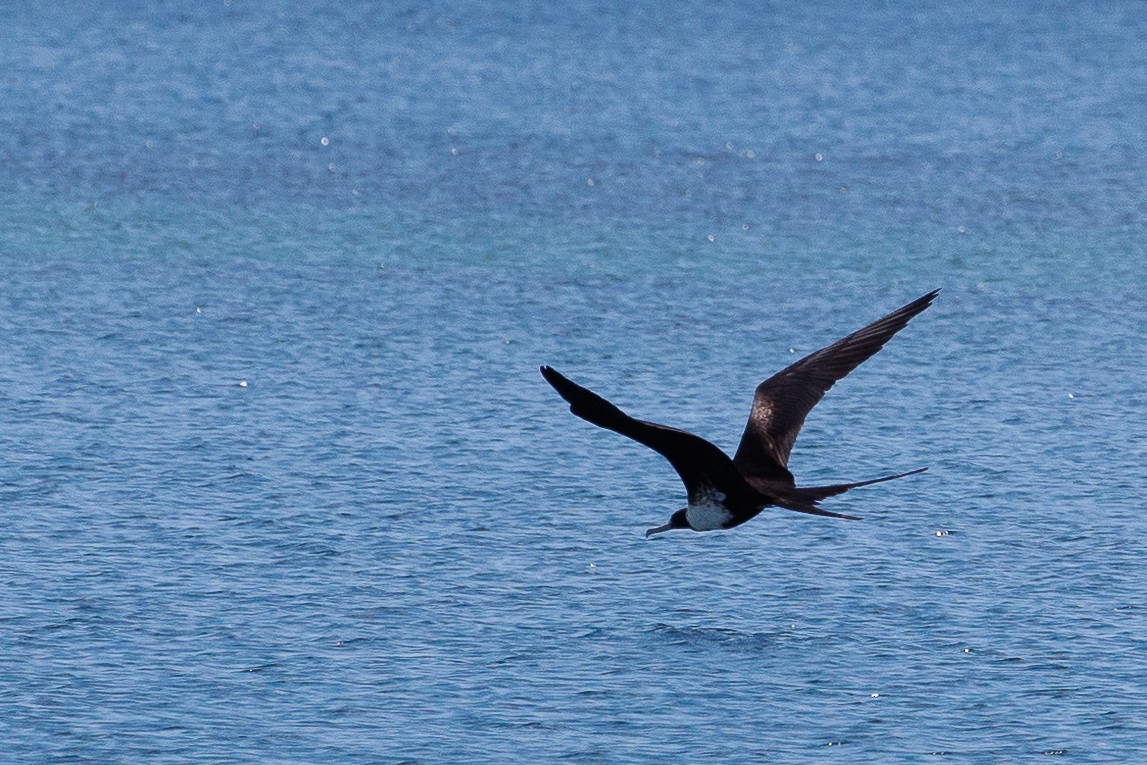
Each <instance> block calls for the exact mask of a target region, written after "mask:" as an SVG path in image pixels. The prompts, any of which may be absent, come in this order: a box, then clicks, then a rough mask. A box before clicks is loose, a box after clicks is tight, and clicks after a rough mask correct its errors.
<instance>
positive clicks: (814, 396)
mask: <svg viewBox="0 0 1147 765" xmlns="http://www.w3.org/2000/svg"><path fill="white" fill-rule="evenodd" d="M939 292H940V291H939V290H933V291H932V292H929V293H928V294H927V295H924V296H923V297H921V298H918V299H917V300H913V301H912V302H911V303H909V304H908V305H906V306H904V307H903V308H900V309H898V310H896V311H893V312H892V313H890V314H888V315H887V316H885V317H884V318H883V319H880V320H878V321H875V322H873V323H872V324H869V325H868V326H867V327H864V328H863V329H859V330H857V331H856V332H853V333H852V334H851V335H849V336H848V337H845V338H842V339H840V340H837V341H836V342H835V343H833V344H832V345H829V346H827V347H825V348H821V349H820V350H819V351H816V352H815V353H811V354H809V355H808V356H805V357H804V358H803V359H801V360H800V361H797V362H796V363H794V364H791V365H789V366H788V367H786V368H785V369H783V370H781V371H780V372H777V373H776V374H775V375H773V376H772V377H770V378H769V379H767V380H765V381H764V382H763V383H761V384H760V385H758V386H757V391H756V395H755V396H754V397H753V407H752V410H751V411H750V413H749V422H748V424H747V425H746V426H745V432H744V434H743V435H742V436H741V443H740V445H739V446H738V447H737V453H736V454H735V455H733V458H732V459H729V457H728V456H727V455H726V454H725V453H724V452H723V451H721V450H720V449H718V448H717V447H716V446H714V445H713V444H711V443H709V442H708V441H706V440H705V439H703V438H701V437H700V436H695V435H693V434H692V433H687V432H685V431H683V430H678V429H676V428H670V427H667V426H665V425H658V424H656V423H653V422H646V421H644V420H638V419H634V418H633V417H630V416H629V415H627V414H626V413H625V412H623V411H621V410H620V409H618V408H617V407H616V406H614V405H613V404H611V403H609V402H608V401H606V400H605V399H604V398H602V397H601V396H599V395H597V394H596V393H594V392H593V391H590V390H588V389H586V388H583V387H581V386H580V385H577V384H576V383H573V382H571V381H570V380H568V379H566V378H565V377H563V376H562V375H561V374H559V373H558V372H557V370H555V369H553V368H552V367H545V366H544V367H542V368H541V371H542V376H543V377H545V378H546V381H547V382H548V383H549V384H550V385H552V386H553V387H554V389H555V390H556V391H557V392H558V393H559V394H561V397H562V398H564V399H565V400H566V401H568V402H569V404H570V411H571V412H573V413H574V414H576V415H577V416H578V417H581V418H582V419H584V420H588V421H589V422H592V423H593V424H594V425H598V426H600V427H603V428H608V429H609V430H613V431H616V432H618V433H620V434H622V435H623V436H628V437H629V438H632V439H633V440H635V441H637V442H639V443H642V444H645V445H646V446H648V447H649V448H650V449H653V450H654V451H656V452H657V453H658V454H661V455H662V456H663V457H665V458H666V459H667V460H669V464H671V465H672V466H673V469H674V470H676V471H677V473H678V475H680V476H681V480H682V481H683V482H684V483H685V489H686V491H687V493H688V497H689V504H688V507H685V508H683V509H681V510H678V511H677V512H676V513H674V514H673V515H672V517H670V519H669V523H667V524H665V525H663V526H656V527H654V528H651V529H649V530H648V531H646V532H645V535H646V536H649V535H651V534H656V533H658V532H661V531H668V530H669V529H679V528H689V529H694V530H695V531H712V530H714V529H731V528H733V527H734V526H739V525H741V524H742V523H744V522H745V521H747V520H749V519H751V518H753V517H755V516H756V515H757V514H758V513H760V512H761V510H763V509H764V508H766V507H769V506H770V505H776V506H778V507H783V508H785V509H788V510H796V511H798V512H802V513H812V514H813V515H826V516H831V517H833V518H847V519H849V520H857V519H856V518H854V517H853V516H850V515H843V514H841V513H832V512H829V511H827V510H822V509H821V508H820V507H819V506H818V505H819V503H820V501H821V500H822V499H825V498H826V497H831V496H834V495H836V494H843V493H844V492H846V491H848V490H849V489H855V488H856V487H858V486H868V485H869V484H873V483H880V482H881V481H891V480H893V479H894V478H903V477H904V476H908V475H913V474H915V473H921V472H923V471H925V470H927V468H918V469H916V470H910V471H908V472H907V473H898V474H896V475H890V476H884V477H883V478H874V479H872V480H868V481H859V482H856V483H839V484H833V485H831V486H809V487H798V486H797V485H796V482H795V481H794V480H793V475H792V473H790V472H789V469H788V461H789V452H791V451H792V448H793V444H794V443H795V442H796V438H797V434H798V433H800V429H801V426H802V425H804V421H805V417H807V416H808V413H809V412H810V411H811V410H812V408H813V407H814V406H816V404H817V402H818V401H820V400H821V399H822V398H823V397H824V394H825V393H826V392H827V391H828V389H829V388H831V387H832V386H833V384H834V383H836V381H837V380H840V379H841V378H843V377H844V376H845V375H847V374H848V373H849V372H851V371H852V370H854V369H856V367H857V366H859V365H860V364H861V362H863V361H864V360H865V359H867V358H868V357H870V356H872V355H873V354H874V353H876V352H877V351H879V350H880V349H881V348H883V347H884V344H885V343H887V342H888V341H889V340H890V339H891V338H892V336H893V335H895V334H896V333H897V332H899V331H900V330H901V329H903V328H904V327H905V326H906V325H907V324H908V322H909V321H910V320H911V319H912V317H914V316H916V315H917V314H918V313H920V312H921V311H923V310H924V309H925V308H927V307H928V306H930V305H931V304H932V300H933V299H935V297H936V295H937V294H938V293H939Z"/></svg>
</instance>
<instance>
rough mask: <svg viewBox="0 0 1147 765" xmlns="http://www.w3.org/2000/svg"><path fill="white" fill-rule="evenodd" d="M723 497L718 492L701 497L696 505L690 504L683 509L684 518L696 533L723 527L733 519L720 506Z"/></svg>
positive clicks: (723, 507) (730, 514)
mask: <svg viewBox="0 0 1147 765" xmlns="http://www.w3.org/2000/svg"><path fill="white" fill-rule="evenodd" d="M724 500H725V495H724V494H722V493H721V492H719V491H714V492H712V493H706V494H703V495H701V497H700V501H698V502H697V503H696V504H694V503H692V502H690V503H689V507H687V508H685V517H686V518H687V519H688V520H689V525H690V526H692V527H693V528H694V529H696V530H697V531H712V530H713V529H719V528H721V527H723V526H724V525H725V524H726V523H728V522H729V521H730V520H732V518H733V514H732V513H730V512H729V511H728V510H726V509H725V506H724V505H722V504H721V502H723V501H724Z"/></svg>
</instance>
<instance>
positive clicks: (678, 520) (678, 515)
mask: <svg viewBox="0 0 1147 765" xmlns="http://www.w3.org/2000/svg"><path fill="white" fill-rule="evenodd" d="M690 528H693V527H692V526H690V525H689V519H688V518H686V517H685V508H684V507H683V508H681V509H680V510H678V511H677V512H675V513H674V514H673V515H671V516H669V523H667V524H665V525H664V526H654V527H653V528H651V529H649V530H647V531H646V532H645V538H646V539H648V538H649V537H651V536H653V535H654V534H660V533H661V532H662V531H669V530H670V529H690Z"/></svg>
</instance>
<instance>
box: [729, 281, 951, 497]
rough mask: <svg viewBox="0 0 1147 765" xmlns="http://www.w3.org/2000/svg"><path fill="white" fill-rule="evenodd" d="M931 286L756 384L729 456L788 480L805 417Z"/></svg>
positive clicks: (917, 306) (901, 323) (922, 304)
mask: <svg viewBox="0 0 1147 765" xmlns="http://www.w3.org/2000/svg"><path fill="white" fill-rule="evenodd" d="M939 292H940V290H933V291H932V292H929V293H928V294H927V295H924V296H922V297H920V298H917V299H916V300H913V301H912V302H911V303H909V304H908V305H906V306H904V307H902V308H899V309H897V310H895V311H893V312H892V313H890V314H888V315H887V316H885V317H884V318H882V319H878V320H877V321H874V322H873V323H871V324H869V325H868V326H867V327H864V328H862V329H859V330H857V331H856V332H853V333H852V334H851V335H848V336H847V337H844V338H841V339H840V340H837V341H836V342H835V343H833V344H832V345H829V346H826V347H824V348H821V349H820V350H819V351H816V352H815V353H811V354H809V355H808V356H805V357H804V358H803V359H801V360H800V361H797V362H795V363H794V364H791V365H789V366H788V367H786V368H785V369H783V370H781V371H780V372H778V373H776V374H775V375H773V376H772V377H770V378H769V379H767V380H765V381H764V382H762V383H761V384H760V385H758V386H757V391H756V394H755V395H754V397H753V408H752V410H751V411H750V413H749V422H748V424H747V425H746V426H745V432H744V434H743V435H742V436H741V443H740V445H739V446H738V447H737V453H736V455H734V457H733V464H734V465H736V467H737V468H738V469H739V470H740V471H741V473H742V474H744V475H745V476H758V477H761V478H765V479H769V480H777V481H786V482H790V485H791V481H792V474H791V473H789V471H788V462H789V453H790V452H792V449H793V444H794V443H796V439H797V434H799V433H800V429H801V426H803V425H804V421H805V417H807V416H808V413H809V412H810V411H812V408H813V407H814V406H816V405H817V403H818V402H819V401H820V400H821V399H822V398H824V394H825V393H827V392H828V390H829V388H831V387H832V386H833V385H834V384H835V383H836V382H837V381H838V380H840V379H841V378H843V377H844V376H845V375H847V374H848V373H849V372H851V371H852V370H854V369H856V368H857V367H858V366H860V364H861V363H863V362H864V361H865V360H866V359H868V358H869V357H871V356H872V355H873V354H874V353H876V352H877V351H879V350H880V349H881V348H883V347H884V344H885V343H887V342H888V341H889V340H890V339H892V336H893V335H895V334H896V333H897V332H899V331H900V330H902V329H904V327H905V326H907V325H908V322H909V321H911V320H912V318H913V317H914V316H916V315H917V314H919V313H920V312H921V311H923V310H924V309H925V308H927V307H928V306H930V305H932V301H933V300H934V299H935V298H936V295H937V294H938V293H939Z"/></svg>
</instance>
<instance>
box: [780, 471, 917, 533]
mask: <svg viewBox="0 0 1147 765" xmlns="http://www.w3.org/2000/svg"><path fill="white" fill-rule="evenodd" d="M927 469H928V468H926V467H922V468H916V469H915V470H909V471H908V472H907V473H897V474H896V475H886V476H884V477H883V478H873V479H871V480H868V481H857V482H856V483H834V484H832V485H831V486H802V487H793V488H791V489H788V490H786V491H785V493H784V494H783V495H782V496H780V497H778V498H777V499H776V500H775V501H774V502H773V504H775V505H777V506H779V507H783V508H785V509H786V510H796V511H797V512H798V513H811V514H812V515H827V516H830V517H832V518H847V519H848V520H850V521H858V520H860V519H859V518H857V517H856V516H854V515H844V514H843V513H830V512H829V511H827V510H821V509H820V508H819V507H817V505H818V504H819V503H820V501H821V500H822V499H825V498H826V497H835V496H836V495H837V494H844V493H845V492H846V491H848V490H849V489H855V488H857V487H859V486H870V485H872V484H874V483H883V482H884V481H893V480H895V479H897V478H904V477H905V476H910V475H916V474H917V473H923V472H924V471H925V470H927Z"/></svg>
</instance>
